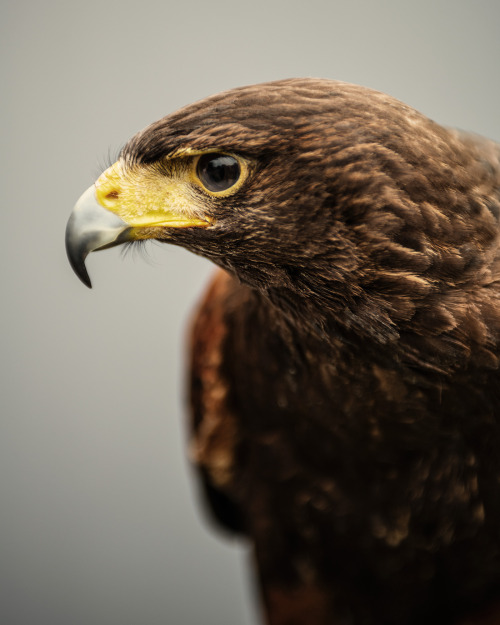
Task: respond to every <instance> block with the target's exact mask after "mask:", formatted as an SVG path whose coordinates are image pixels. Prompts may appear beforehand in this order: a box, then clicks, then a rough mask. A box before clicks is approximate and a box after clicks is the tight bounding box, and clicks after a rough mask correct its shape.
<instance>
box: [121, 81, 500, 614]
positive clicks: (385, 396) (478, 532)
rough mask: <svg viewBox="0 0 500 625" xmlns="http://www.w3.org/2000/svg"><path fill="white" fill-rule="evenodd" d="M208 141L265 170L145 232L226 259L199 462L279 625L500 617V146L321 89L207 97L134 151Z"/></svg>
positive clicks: (199, 363) (396, 108)
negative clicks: (191, 219)
mask: <svg viewBox="0 0 500 625" xmlns="http://www.w3.org/2000/svg"><path fill="white" fill-rule="evenodd" d="M197 151H208V152H214V151H217V152H222V153H227V154H235V155H238V156H239V157H241V158H242V159H245V162H246V163H248V176H247V177H246V179H245V180H244V182H243V184H242V185H241V187H239V188H238V189H237V190H236V191H235V192H234V193H233V194H230V195H227V196H216V195H207V194H206V193H205V194H204V195H203V193H201V192H200V191H199V189H193V191H192V194H193V195H192V197H193V198H194V199H193V202H195V203H196V202H198V204H197V205H200V202H203V206H204V211H205V213H204V214H205V215H206V216H207V219H210V226H209V227H203V228H202V227H186V228H169V227H161V228H160V227H157V228H152V229H151V230H147V229H144V230H142V231H141V232H142V235H141V237H140V238H157V239H159V240H165V241H168V242H171V243H174V244H178V245H182V246H184V247H186V248H188V249H190V250H192V251H193V252H195V253H198V254H202V255H204V256H206V257H207V258H210V259H211V260H213V261H214V262H215V263H216V264H218V265H219V266H220V267H222V268H223V269H224V270H225V271H220V272H219V273H218V274H217V275H216V277H215V279H214V282H213V283H212V285H211V287H210V289H209V290H208V292H207V294H206V296H205V299H204V300H203V303H202V305H201V307H200V309H199V312H198V314H197V317H196V320H195V322H194V326H193V335H192V347H191V354H192V356H191V365H192V367H191V398H192V415H193V427H192V431H193V437H192V445H191V454H192V457H193V460H194V461H195V462H196V463H197V464H198V466H199V468H200V471H201V475H202V479H203V484H204V489H205V491H206V494H207V498H208V501H209V503H210V506H211V509H212V510H213V512H214V514H215V517H216V518H217V519H218V520H219V521H220V522H221V523H222V524H223V525H226V527H228V528H230V529H231V530H234V531H237V532H241V533H243V534H245V535H247V536H248V537H249V539H250V540H251V542H252V544H253V545H254V549H255V560H256V564H257V570H258V577H259V580H260V585H261V588H262V596H263V601H264V606H265V613H266V615H267V617H266V618H267V622H268V623H270V625H294V624H296V625H306V624H307V625H333V624H335V625H340V624H342V625H347V624H353V625H375V624H384V625H396V624H397V625H410V624H417V623H419V624H420V623H440V624H443V625H446V624H448V625H452V624H458V623H463V624H465V623H468V624H473V623H476V624H479V623H485V624H486V623H497V622H500V610H497V607H498V606H497V602H498V601H500V454H499V450H500V422H499V421H500V388H499V357H500V349H499V339H500V301H499V296H500V286H499V270H500V264H499V262H500V260H499V253H500V247H499V238H498V235H499V226H498V217H499V214H500V147H499V146H498V145H497V144H495V143H494V142H491V141H488V140H486V139H482V138H478V137H473V136H469V135H466V134H463V133H460V132H457V131H454V130H448V129H445V128H442V127H441V126H439V125H437V124H435V123H433V122H432V121H430V120H428V119H427V118H425V117H424V116H422V115H420V114H419V113H417V112H416V111H414V110H413V109H411V108H410V107H408V106H406V105H404V104H402V103H401V102H398V101H396V100H394V99H392V98H390V97H388V96H386V95H383V94H380V93H377V92H374V91H371V90H368V89H364V88H361V87H356V86H353V85H348V84H343V83H337V82H332V81H324V80H306V79H302V80H289V81H281V82H277V83H269V84H265V85H257V86H253V87H245V88H241V89H237V90H234V91H231V92H227V93H224V94H220V95H217V96H213V97H212V98H209V99H207V100H204V101H202V102H200V103H197V104H194V105H191V106H189V107H186V108H184V109H182V110H180V111H179V112H177V113H175V114H173V115H170V116H168V117H166V118H164V119H163V120H160V121H159V122H156V123H155V124H152V125H151V126H150V127H148V128H146V129H145V130H144V131H142V132H141V133H139V134H138V135H137V136H136V137H134V138H133V139H132V140H131V141H130V142H129V143H128V145H127V146H126V147H125V148H124V150H123V152H122V155H121V161H120V162H121V163H122V166H123V169H124V171H125V172H128V174H130V176H132V177H133V175H134V172H136V171H137V170H139V169H141V168H151V167H152V168H157V169H158V167H160V169H161V167H165V165H161V163H164V162H165V158H167V161H168V163H171V162H174V161H175V160H176V158H177V159H181V160H182V159H186V158H190V156H189V154H190V153H191V152H192V153H197ZM168 167H170V165H169V166H168ZM167 169H168V168H167ZM169 171H170V170H169ZM167 173H168V172H167ZM169 175H170V174H169ZM113 197H114V196H113ZM200 198H201V199H200ZM495 610H497V611H495ZM488 619H489V620H488Z"/></svg>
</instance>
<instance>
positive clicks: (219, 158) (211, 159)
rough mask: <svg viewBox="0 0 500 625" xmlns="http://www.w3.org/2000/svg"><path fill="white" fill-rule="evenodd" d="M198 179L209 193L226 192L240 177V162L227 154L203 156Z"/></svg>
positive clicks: (198, 168) (199, 164) (199, 162)
mask: <svg viewBox="0 0 500 625" xmlns="http://www.w3.org/2000/svg"><path fill="white" fill-rule="evenodd" d="M197 171H198V177H199V179H200V180H201V181H202V182H203V184H204V185H205V187H206V188H207V189H208V190H209V191H225V190H226V189H229V188H230V187H232V186H233V185H234V184H236V182H238V178H239V177H240V166H239V165H238V161H237V160H236V159H235V158H234V157H232V156H228V155H226V154H203V156H201V157H200V160H199V161H198V167H197Z"/></svg>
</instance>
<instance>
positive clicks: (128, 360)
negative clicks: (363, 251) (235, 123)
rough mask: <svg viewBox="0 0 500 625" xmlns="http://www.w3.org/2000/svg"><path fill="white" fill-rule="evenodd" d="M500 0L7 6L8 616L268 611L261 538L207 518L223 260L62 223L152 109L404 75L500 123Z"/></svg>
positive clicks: (62, 623)
mask: <svg viewBox="0 0 500 625" xmlns="http://www.w3.org/2000/svg"><path fill="white" fill-rule="evenodd" d="M499 26H500V2H498V0H491V1H481V0H474V1H471V2H464V1H462V2H458V1H450V2H439V1H436V0H434V1H422V0H419V2H412V3H407V2H403V1H392V2H376V1H372V2H369V1H365V2H356V1H355V0H353V1H350V2H347V1H341V2H326V1H325V2H321V1H317V0H309V1H307V2H297V1H288V2H273V1H272V0H267V1H266V2H262V1H260V0H259V1H253V2H252V1H250V0H248V2H220V1H219V2H218V1H216V0H212V1H205V2H196V1H194V2H193V1H191V2H183V1H182V0H178V2H175V3H174V2H171V1H169V0H163V1H161V2H159V1H158V2H157V1H155V0H141V1H140V2H131V1H129V0H121V1H116V2H106V1H105V0H103V1H100V2H97V1H95V0H89V1H86V2H85V1H84V2H78V3H74V2H71V1H69V2H68V1H66V2H63V1H60V2H58V1H56V0H45V1H44V2H41V1H40V2H37V1H31V2H29V1H28V2H27V1H22V0H16V1H15V2H14V1H11V2H7V3H5V2H3V3H2V17H1V29H2V32H1V36H0V45H1V47H2V55H1V63H2V67H1V72H2V73H1V77H0V78H1V85H2V92H3V95H2V98H1V103H2V115H1V120H0V123H1V125H2V128H1V138H2V139H1V146H0V149H1V152H2V166H1V174H2V184H1V185H0V194H1V205H0V211H1V217H2V218H1V222H0V227H1V234H2V243H1V246H0V255H1V263H0V268H1V281H2V284H1V323H2V339H1V341H2V349H1V367H2V373H1V378H0V384H1V389H0V401H1V419H0V427H1V434H0V489H1V492H0V622H1V623H2V624H5V625H14V624H16V625H17V624H19V625H32V624H37V625H40V624H45V623H47V624H51V625H80V624H82V625H83V624H85V625H115V624H116V625H138V624H141V625H157V624H158V625H159V624H167V623H168V624H174V625H177V624H184V623H187V624H197V623H203V624H204V625H209V624H213V625H219V624H221V623H224V624H226V623H227V624H243V625H253V624H254V623H256V620H257V610H256V609H255V608H254V607H253V601H252V595H251V590H250V585H251V584H250V575H249V573H248V571H247V568H248V567H247V564H248V562H247V560H248V559H249V558H248V554H247V550H246V547H245V546H244V545H239V544H238V543H234V542H232V541H228V540H224V539H221V537H220V536H218V535H217V534H214V533H213V532H212V531H210V530H209V529H208V528H207V526H206V524H205V521H204V520H203V516H202V514H201V512H200V510H199V507H198V505H197V501H196V499H197V498H196V488H195V486H194V484H193V480H192V479H191V477H192V476H191V475H190V469H189V466H188V464H187V461H186V460H185V456H184V439H185V430H184V424H183V408H182V405H183V397H182V372H183V366H184V347H183V344H184V343H183V339H184V333H185V327H186V320H187V318H188V316H189V313H190V310H191V308H192V306H193V303H194V302H195V300H196V298H197V297H198V294H199V293H200V291H201V290H202V285H203V283H204V282H205V281H206V280H207V277H208V276H209V274H210V271H211V267H210V265H209V263H208V262H206V261H204V260H202V259H198V258H195V257H193V256H191V255H189V254H188V253H187V252H184V251H183V250H178V249H174V248H168V247H166V246H164V247H161V248H158V247H156V248H155V247H153V248H151V249H152V251H151V255H150V258H151V261H150V263H149V265H148V264H147V263H145V262H143V261H142V260H141V259H140V257H137V258H136V257H134V254H131V255H128V256H126V257H125V258H123V255H121V254H120V250H110V251H108V252H103V253H100V254H94V255H93V256H92V257H91V258H90V260H89V262H88V267H89V270H90V274H91V277H92V279H93V282H94V289H93V291H88V290H87V289H86V288H85V287H84V286H83V285H82V284H80V283H79V281H78V280H77V278H76V277H75V276H74V275H73V274H72V272H71V269H70V267H69V265H68V263H67V261H66V257H65V252H64V246H63V238H64V228H65V222H66V219H67V216H68V214H69V212H70V210H71V208H72V206H73V204H74V202H75V200H76V199H77V197H78V196H79V195H80V193H81V192H82V191H83V190H84V189H86V188H87V186H88V185H89V184H91V183H92V182H93V180H94V178H95V177H96V176H97V174H98V173H99V172H100V167H101V166H102V165H104V164H105V162H106V161H107V160H108V153H109V154H110V155H111V156H114V155H116V154H117V152H118V150H119V148H120V147H121V146H122V145H123V143H124V142H125V141H126V140H127V139H128V138H129V137H130V136H131V135H132V134H133V133H134V132H136V131H137V130H139V129H140V128H142V127H143V126H145V125H146V124H148V123H149V122H151V121H153V120H155V119H157V118H159V117H162V116H163V115H165V114H167V113H169V112H171V111H173V110H175V109H176V108H178V107H179V106H181V105H184V104H187V103H189V102H191V101H193V100H195V99H199V98H202V97H205V96H207V95H210V94H211V93H214V92H217V91H220V90H223V89H227V88H231V87H234V86H238V85H241V84H247V83H253V82H260V81H264V80H271V79H277V78H285V77H290V76H322V77H329V78H338V79H342V80H347V81H349V82H356V83H361V84H364V85H367V86H371V87H374V88H377V89H379V90H381V91H386V92H388V93H390V94H392V95H394V96H396V97H398V98H400V99H402V100H404V101H406V102H408V103H409V104H411V105H413V106H415V107H416V108H418V109H420V110H421V111H423V112H424V113H426V114H427V115H429V116H431V117H432V118H434V119H436V120H437V121H440V122H442V123H445V124H450V125H456V126H459V127H462V128H466V129H471V130H475V131H476V132H479V133H482V134H486V135H488V136H491V137H493V138H496V139H497V140H498V139H500V114H499V111H500V88H499V82H500V81H499V78H498V76H499V61H500V37H499Z"/></svg>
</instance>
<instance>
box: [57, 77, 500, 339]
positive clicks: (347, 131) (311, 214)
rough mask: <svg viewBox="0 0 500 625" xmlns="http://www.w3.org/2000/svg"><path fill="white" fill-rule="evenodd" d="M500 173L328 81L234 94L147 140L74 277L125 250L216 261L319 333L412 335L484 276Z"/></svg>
mask: <svg viewBox="0 0 500 625" xmlns="http://www.w3.org/2000/svg"><path fill="white" fill-rule="evenodd" d="M498 176H499V174H498V171H497V172H495V171H493V170H492V168H491V167H490V168H488V167H484V159H483V158H482V157H481V155H480V154H479V152H478V150H477V147H476V146H475V144H474V143H473V142H472V141H470V142H469V141H468V140H464V139H463V138H462V137H461V136H460V135H459V134H458V133H453V132H451V131H448V130H446V129H444V128H442V127H440V126H438V125H437V124H435V123H433V122H431V121H430V120H428V119H427V118H426V117H424V116H423V115H420V114H419V113H417V112H416V111H415V110H413V109H411V108H410V107H408V106H406V105H404V104H402V103H401V102H399V101H397V100H395V99H393V98H390V97H389V96H386V95H384V94H381V93H378V92H375V91H372V90H369V89H365V88H362V87H357V86H354V85H349V84H345V83H339V82H334V81H328V80H316V79H291V80H284V81H279V82H274V83H267V84H262V85H255V86H250V87H243V88H240V89H234V90H232V91H228V92H225V93H222V94H219V95H215V96H213V97H210V98H207V99H206V100H203V101H201V102H198V103H195V104H193V105H190V106H188V107H185V108H183V109H181V110H180V111H178V112H176V113H174V114H172V115H169V116H167V117H165V118H163V119H161V120H159V121H157V122H155V123H153V124H152V125H150V126H149V127H148V128H146V129H145V130H143V131H141V132H140V133H138V134H137V135H136V136H135V137H133V138H132V139H131V140H130V141H129V143H128V144H127V145H126V146H125V147H124V149H123V150H122V152H121V155H120V157H119V159H118V161H117V162H116V163H115V164H114V165H113V166H112V167H110V168H109V169H107V170H106V171H105V172H104V173H103V174H102V175H101V176H100V177H99V179H98V180H97V181H96V183H95V185H93V186H92V187H91V188H90V189H88V190H87V191H86V192H85V193H84V194H83V195H82V197H81V198H80V200H79V201H78V203H77V205H76V207H75V210H74V212H73V214H72V216H71V217H70V221H69V223H68V227H67V234H66V243H67V250H68V256H69V258H70V261H71V264H72V266H73V268H74V269H75V271H76V273H77V274H78V275H79V277H80V278H81V279H82V280H83V281H84V282H85V283H86V284H87V285H88V286H90V281H89V278H88V274H87V272H86V269H85V265H84V260H85V257H86V256H87V254H88V253H89V252H91V251H93V250H96V249H102V248H104V247H109V246H112V245H117V244H119V243H122V242H125V241H134V240H143V239H156V240H159V241H167V242H170V243H174V244H176V245H182V246H183V247H185V248H187V249H190V250H192V251H193V252H195V253H197V254H201V255H203V256H206V257H207V258H210V259H211V260H213V261H214V262H215V263H217V264H218V265H221V266H222V267H224V268H226V269H228V270H229V271H231V272H232V273H234V274H236V275H237V276H238V277H239V279H240V280H242V281H243V282H245V283H247V284H249V285H251V286H252V287H255V288H257V289H260V290H261V291H263V292H265V294H266V295H267V296H269V297H270V298H271V299H272V300H273V301H275V302H276V303H277V304H278V305H281V306H283V307H284V308H287V309H288V310H289V311H290V310H292V312H293V311H295V312H297V314H299V315H301V316H302V317H304V318H308V317H309V315H311V314H314V315H315V323H316V325H319V326H322V327H324V326H325V324H326V325H328V323H329V321H328V320H329V319H331V318H335V320H336V323H337V324H340V325H343V326H344V327H350V328H353V329H359V328H361V329H363V331H364V332H366V333H368V334H370V335H372V336H376V337H378V339H380V340H382V341H386V340H390V339H391V338H394V337H396V336H397V335H398V332H399V327H400V326H401V324H404V323H405V322H408V321H409V320H411V319H412V318H413V316H414V315H415V311H416V309H417V308H419V306H421V304H422V302H428V301H430V300H429V298H432V297H434V296H436V295H437V294H439V293H442V291H443V290H447V289H449V288H451V287H452V286H453V284H454V281H456V280H460V281H461V284H464V283H466V281H467V280H469V279H471V277H472V276H474V277H477V275H478V272H481V271H482V270H483V269H482V268H483V262H482V259H483V251H484V250H485V249H486V248H487V247H488V245H489V243H490V242H491V241H492V240H493V239H494V238H495V237H496V236H497V223H496V215H495V214H494V213H495V211H497V212H498V209H499V204H500V203H499V201H498V195H497V196H496V199H495V200H492V194H491V189H492V188H493V187H494V185H495V184H496V185H498V182H499V181H498Z"/></svg>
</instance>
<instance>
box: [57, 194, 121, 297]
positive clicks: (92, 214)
mask: <svg viewBox="0 0 500 625" xmlns="http://www.w3.org/2000/svg"><path fill="white" fill-rule="evenodd" d="M130 230H131V229H130V227H129V226H128V224H126V223H125V222H124V221H123V220H122V219H120V217H118V216H117V215H115V214H113V213H111V212H109V211H107V210H106V209H105V208H103V207H102V206H100V205H99V204H98V202H97V200H96V198H95V188H94V186H92V187H89V188H88V189H87V191H85V193H83V195H82V196H81V197H80V199H79V200H78V202H77V203H76V206H75V208H74V209H73V212H72V213H71V215H70V218H69V220H68V224H67V226H66V254H67V255H68V260H69V262H70V265H71V267H72V268H73V271H74V272H75V273H76V275H77V276H78V277H79V278H80V280H81V281H82V282H83V284H85V286H87V287H88V288H89V289H91V288H92V283H91V282H90V278H89V274H88V272H87V268H86V267H85V259H86V258H87V256H88V255H89V253H90V252H93V251H94V250H98V249H104V248H107V247H113V246H114V245H120V243H123V242H125V241H127V240H128V236H129V233H130Z"/></svg>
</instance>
